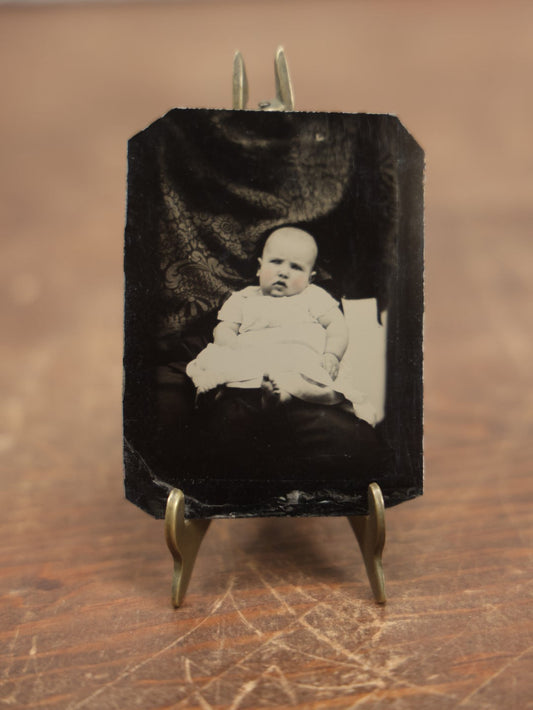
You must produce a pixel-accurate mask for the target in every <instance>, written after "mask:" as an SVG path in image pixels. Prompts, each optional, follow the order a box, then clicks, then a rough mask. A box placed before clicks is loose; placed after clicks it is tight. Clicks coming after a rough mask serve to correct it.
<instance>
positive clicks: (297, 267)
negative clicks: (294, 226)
mask: <svg viewBox="0 0 533 710" xmlns="http://www.w3.org/2000/svg"><path fill="white" fill-rule="evenodd" d="M308 236H309V239H302V238H301V237H298V236H291V234H290V233H283V234H281V233H279V234H276V233H275V234H273V235H272V236H271V237H270V238H269V239H268V241H267V243H266V244H265V248H264V250H263V256H262V258H261V259H259V271H258V272H257V275H258V276H259V286H260V287H261V291H262V292H263V295H265V296H276V297H280V296H295V295H296V294H298V293H301V292H302V291H303V290H304V289H305V288H307V286H308V285H309V283H310V281H311V278H312V276H313V274H314V272H313V266H314V264H315V259H316V244H315V242H314V240H313V238H312V237H311V236H310V235H308Z"/></svg>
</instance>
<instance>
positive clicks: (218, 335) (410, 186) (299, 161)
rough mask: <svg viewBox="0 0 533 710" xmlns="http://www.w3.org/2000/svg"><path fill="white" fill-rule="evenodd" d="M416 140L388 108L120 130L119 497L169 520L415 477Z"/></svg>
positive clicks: (352, 505)
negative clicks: (123, 213) (169, 505)
mask: <svg viewBox="0 0 533 710" xmlns="http://www.w3.org/2000/svg"><path fill="white" fill-rule="evenodd" d="M423 171H424V156H423V152H422V150H421V149H420V147H419V146H418V145H417V143H416V142H415V141H414V139H413V138H412V137H411V136H410V135H409V133H408V132H407V131H406V130H405V129H404V128H403V126H402V125H401V123H400V121H399V120H398V119H397V118H396V117H394V116H390V115H371V114H342V113H305V112H262V111H227V110H208V109H175V110H172V111H170V112H169V113H168V114H166V115H165V116H164V117H163V118H161V119H159V120H157V121H155V122H154V123H153V124H152V125H150V126H149V127H148V128H146V129H145V130H144V131H142V132H140V133H138V134H137V135H135V136H134V137H133V138H132V139H131V140H130V142H129V169H128V207H127V224H126V244H125V276H126V296H125V349H124V368H125V378H124V459H125V486H126V495H127V497H128V499H129V500H130V501H132V502H133V503H135V504H136V505H138V506H140V507H141V508H142V509H143V510H145V511H147V512H148V513H150V514H152V515H154V516H156V517H162V516H163V515H164V511H165V503H166V500H167V497H168V494H169V492H170V491H171V490H172V488H179V489H181V490H182V491H183V492H184V495H185V501H186V516H187V517H191V518H198V517H199V518H212V517H246V516H277V515H357V514H362V513H365V512H366V506H367V488H368V485H369V484H370V483H371V482H377V483H378V484H379V486H380V487H381V490H382V492H383V497H384V501H385V505H386V506H391V505H395V504H397V503H400V502H402V501H405V500H408V499H411V498H414V497H415V496H417V495H420V494H421V493H422V485H423V451H422V326H423Z"/></svg>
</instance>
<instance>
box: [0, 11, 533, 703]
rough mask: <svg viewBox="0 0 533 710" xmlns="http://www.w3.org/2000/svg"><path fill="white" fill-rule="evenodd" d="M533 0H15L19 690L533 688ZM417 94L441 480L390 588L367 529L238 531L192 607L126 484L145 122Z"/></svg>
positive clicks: (424, 692)
mask: <svg viewBox="0 0 533 710" xmlns="http://www.w3.org/2000/svg"><path fill="white" fill-rule="evenodd" d="M532 30H533V4H531V3H527V2H506V3H499V2H485V3H476V2H458V1H457V2H455V1H452V2H449V3H441V4H437V3H426V2H423V1H422V0H420V1H419V2H418V1H415V0H412V1H409V2H394V1H393V0H388V1H387V0H380V1H379V2H375V3H370V2H366V3H355V2H348V1H346V2H340V1H337V0H333V1H331V2H303V1H301V2H298V1H296V0H292V1H285V2H281V1H280V2H261V1H259V0H257V1H255V2H249V3H244V2H243V3H236V2H235V3H226V2H220V1H219V2H207V1H204V2H196V3H186V2H183V3H177V4H163V5H157V4H151V3H149V4H146V5H131V4H119V5H116V6H105V5H101V4H100V5H85V6H83V5H82V6H74V7H64V6H57V7H27V6H25V7H6V6H4V7H3V8H2V9H1V10H0V65H1V66H2V72H3V81H2V110H1V111H0V128H1V130H0V136H1V138H0V141H1V168H0V169H1V175H0V188H1V191H0V193H1V197H2V202H3V205H2V210H1V220H2V226H1V233H2V257H1V261H0V274H1V275H0V291H1V301H0V303H1V306H0V308H1V325H0V328H1V332H2V336H3V337H2V344H1V346H0V347H1V363H2V366H1V369H0V378H1V383H2V390H1V393H2V394H1V411H2V424H3V426H2V433H1V436H0V455H1V461H2V474H1V476H2V478H1V481H2V483H1V492H2V516H1V520H0V527H1V530H0V534H1V539H2V546H1V550H0V556H1V557H0V559H1V568H0V581H1V588H0V595H1V607H0V653H1V654H2V662H1V664H0V703H1V707H6V708H65V709H67V710H78V709H81V708H84V709H85V710H90V709H94V710H101V709H106V708H124V709H128V710H130V709H131V708H134V707H140V708H144V709H152V708H153V709H155V708H200V709H202V710H208V709H211V708H232V709H233V710H236V709H237V708H267V707H287V708H289V707H290V708H292V707H297V708H331V709H333V708H365V709H366V708H381V707H387V708H389V707H390V708H395V710H403V709H404V708H409V709H411V708H431V709H433V708H436V709H437V710H440V709H441V708H442V709H448V708H461V709H464V710H479V709H483V710H485V709H487V710H488V709H495V710H496V709H498V710H500V709H501V708H505V709H508V708H516V709H517V710H522V709H523V708H528V707H530V708H531V707H533V673H532V672H531V671H532V667H533V663H532V661H533V652H532V636H533V633H532V627H533V624H532V614H531V601H530V599H529V597H530V595H531V541H532V538H531V529H532V516H531V511H532V498H533V491H532V475H531V473H532V470H531V469H532V463H531V462H532V460H533V432H532V415H533V366H532V360H533V352H532V331H533V309H532V291H533V285H532V282H533V280H532V274H531V267H532V264H533V250H532V225H533V204H532V198H533V189H532V188H533V127H532V126H533V122H532V121H533V92H532V89H531V76H532V75H533V42H532V39H533V33H532ZM280 43H281V44H283V45H284V46H285V49H286V51H287V56H288V59H289V65H290V69H291V75H292V79H293V83H294V88H295V96H296V104H297V108H299V109H319V110H344V111H370V112H378V113H379V112H391V113H396V114H397V115H398V116H399V117H400V118H401V120H402V121H403V123H404V125H405V126H406V127H407V128H408V129H409V130H410V131H411V132H412V133H413V135H415V136H416V138H417V139H418V141H419V142H420V143H421V144H422V146H423V147H424V148H425V150H426V154H427V180H426V188H427V190H426V197H427V212H426V245H427V247H426V250H427V270H426V282H427V317H426V494H425V496H424V497H423V498H420V499H418V500H416V501H413V502H410V503H407V504H404V505H402V506H400V507H398V508H395V509H392V510H390V511H389V512H388V514H387V525H388V528H387V535H388V537H387V546H386V549H385V569H386V577H387V590H388V596H389V601H388V603H387V605H386V606H384V607H382V606H378V605H376V604H374V602H373V601H372V598H371V593H370V589H369V586H368V583H367V580H366V577H365V574H364V569H363V565H362V561H361V558H360V555H359V551H358V549H357V547H356V543H355V539H354V537H353V535H352V532H351V530H350V528H349V526H348V523H347V522H346V520H343V519H342V518H337V519H305V520H270V519H260V520H239V521H231V520H225V521H216V522H215V523H213V524H212V525H211V528H210V530H209V532H208V534H207V537H206V539H205V542H204V544H203V547H202V549H201V551H200V555H199V558H198V562H197V566H196V570H195V573H194V576H193V579H192V582H191V586H190V589H189V594H188V596H187V598H186V602H185V605H184V606H183V607H182V608H181V609H180V610H177V611H176V610H174V609H173V608H172V607H171V605H170V576H171V559H170V556H169V554H168V551H167V549H166V546H165V543H164V540H163V525H162V523H161V521H155V520H153V519H151V518H150V517H148V516H147V515H145V514H144V513H142V512H141V511H140V510H138V509H136V508H135V507H134V506H132V505H131V504H129V503H127V502H125V501H124V500H123V493H122V471H121V354H122V334H121V327H122V286H123V280H122V279H123V277H122V239H123V236H122V235H123V218H124V197H125V171H126V141H127V139H128V137H129V136H130V135H132V134H133V133H135V132H137V131H138V130H139V129H141V128H143V127H144V126H145V125H147V124H148V123H150V122H151V121H152V120H154V119H155V118H157V117H158V116H160V115H162V114H163V113H165V112H166V111H167V110H168V109H169V108H171V107H173V106H207V107H228V106H230V103H231V64H232V57H233V52H234V50H235V49H237V48H239V49H241V50H242V52H243V53H244V56H245V59H246V62H247V68H248V76H249V79H250V89H251V105H252V106H253V105H256V103H257V102H258V101H260V100H262V99H268V98H271V97H272V95H273V93H274V79H273V57H274V52H275V49H276V46H277V45H278V44H280Z"/></svg>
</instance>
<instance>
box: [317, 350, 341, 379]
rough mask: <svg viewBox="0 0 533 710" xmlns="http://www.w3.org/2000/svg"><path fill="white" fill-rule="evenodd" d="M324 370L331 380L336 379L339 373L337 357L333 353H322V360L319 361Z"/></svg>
mask: <svg viewBox="0 0 533 710" xmlns="http://www.w3.org/2000/svg"><path fill="white" fill-rule="evenodd" d="M320 364H321V365H322V367H323V368H324V370H325V371H326V372H327V373H328V375H329V376H330V377H331V379H332V380H336V379H337V375H338V374H339V365H340V362H339V358H338V357H337V356H336V355H334V354H333V353H324V355H322V361H321V363H320Z"/></svg>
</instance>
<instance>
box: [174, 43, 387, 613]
mask: <svg viewBox="0 0 533 710" xmlns="http://www.w3.org/2000/svg"><path fill="white" fill-rule="evenodd" d="M274 73H275V77H276V98H275V99H272V100H270V101H262V102H261V103H260V104H259V108H260V109H261V110H262V111H292V110H293V108H294V97H293V91H292V86H291V81H290V77H289V69H288V66H287V60H286V58H285V53H284V51H283V49H282V48H281V47H278V50H277V52H276V59H275V62H274ZM247 103H248V80H247V78H246V69H245V66H244V59H243V58H242V55H241V53H240V52H236V54H235V57H234V60H233V108H234V109H245V108H246V105H247ZM348 521H349V523H350V525H351V526H352V529H353V531H354V533H355V536H356V538H357V541H358V543H359V547H360V548H361V553H362V555H363V560H364V562H365V567H366V572H367V575H368V579H369V581H370V586H371V587H372V592H373V593H374V598H375V600H376V601H377V602H378V603H380V604H382V603H384V602H385V601H386V597H385V581H384V576H383V566H382V562H381V558H382V553H383V547H384V545H385V506H384V504H383V496H382V494H381V489H380V487H379V486H378V484H377V483H371V484H370V486H369V487H368V515H365V516H362V515H357V516H351V517H349V518H348ZM210 522H211V521H210V520H196V519H195V520H185V497H184V495H183V492H182V491H180V490H178V489H176V488H174V489H172V491H171V492H170V494H169V496H168V499H167V507H166V513H165V539H166V541H167V545H168V548H169V550H170V552H171V553H172V557H173V558H174V574H173V577H172V603H173V605H174V606H175V607H179V606H180V605H181V603H182V601H183V599H184V597H185V593H186V591H187V587H188V586H189V582H190V579H191V575H192V571H193V568H194V563H195V561H196V555H197V554H198V550H199V549H200V545H201V544H202V540H203V539H204V535H205V534H206V532H207V528H208V527H209V524H210Z"/></svg>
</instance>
